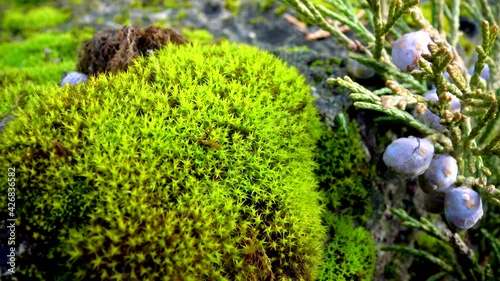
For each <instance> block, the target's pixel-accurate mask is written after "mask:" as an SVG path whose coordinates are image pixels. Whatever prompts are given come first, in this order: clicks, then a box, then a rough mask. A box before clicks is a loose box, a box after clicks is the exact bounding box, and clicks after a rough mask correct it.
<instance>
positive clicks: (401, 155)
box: [383, 137, 483, 230]
mask: <svg viewBox="0 0 500 281" xmlns="http://www.w3.org/2000/svg"><path fill="white" fill-rule="evenodd" d="M383 160H384V163H385V164H386V165H387V166H388V167H389V168H391V169H392V170H393V171H395V172H397V173H398V174H400V175H402V176H404V177H417V176H418V177H419V183H420V187H421V189H422V191H424V192H425V193H426V199H425V205H424V206H425V209H426V211H428V212H429V213H436V214H441V213H444V216H445V218H446V221H447V222H448V225H449V226H450V227H451V228H453V229H459V230H466V229H469V228H471V227H472V226H474V225H475V224H476V223H477V221H478V220H479V219H480V218H481V217H482V216H483V208H482V203H481V198H480V196H479V194H478V193H477V192H476V191H474V190H473V189H472V188H470V187H467V186H460V187H454V186H453V184H454V183H455V181H456V179H457V175H458V166H457V161H456V160H455V158H453V157H452V156H450V155H444V154H434V145H433V144H432V142H430V141H429V140H427V139H420V138H416V137H408V138H399V139H397V140H395V141H393V142H392V143H391V144H390V145H389V146H388V147H387V149H386V150H385V152H384V156H383Z"/></svg>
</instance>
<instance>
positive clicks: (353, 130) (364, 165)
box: [316, 122, 374, 221]
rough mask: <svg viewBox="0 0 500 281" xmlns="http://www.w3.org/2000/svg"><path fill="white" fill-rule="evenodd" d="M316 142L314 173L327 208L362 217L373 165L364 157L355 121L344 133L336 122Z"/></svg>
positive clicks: (366, 210)
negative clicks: (316, 167) (316, 164)
mask: <svg viewBox="0 0 500 281" xmlns="http://www.w3.org/2000/svg"><path fill="white" fill-rule="evenodd" d="M318 146H319V148H320V149H319V151H320V152H319V153H318V155H317V156H316V161H317V163H318V164H319V166H318V169H317V171H316V174H317V175H318V178H319V182H320V188H321V190H322V192H323V194H324V198H325V203H326V204H327V206H328V208H329V210H330V211H331V212H334V213H343V214H349V215H353V216H354V217H355V218H356V219H361V221H366V220H367V219H368V217H369V216H370V214H371V205H370V201H371V194H372V187H371V182H372V181H371V179H372V178H371V177H372V176H371V175H373V172H374V167H371V166H370V165H369V163H368V161H367V159H366V156H365V152H364V150H363V147H362V142H361V137H360V135H359V128H358V127H357V124H356V123H355V122H349V124H348V132H347V133H346V132H345V131H344V129H342V128H341V127H340V126H339V127H338V128H336V129H335V130H327V131H326V132H325V134H324V135H323V136H322V137H321V139H320V142H319V144H318Z"/></svg>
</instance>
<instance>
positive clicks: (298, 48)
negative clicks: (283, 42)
mask: <svg viewBox="0 0 500 281" xmlns="http://www.w3.org/2000/svg"><path fill="white" fill-rule="evenodd" d="M278 50H280V51H286V52H290V53H293V52H304V51H305V52H309V51H311V49H309V47H307V46H293V47H278Z"/></svg>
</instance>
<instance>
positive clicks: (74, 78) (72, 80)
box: [59, 71, 88, 87]
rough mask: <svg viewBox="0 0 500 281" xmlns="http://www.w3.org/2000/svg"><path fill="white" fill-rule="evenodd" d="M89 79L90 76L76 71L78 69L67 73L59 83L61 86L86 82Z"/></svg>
mask: <svg viewBox="0 0 500 281" xmlns="http://www.w3.org/2000/svg"><path fill="white" fill-rule="evenodd" d="M87 80H88V76H87V75H85V74H83V73H80V72H76V71H71V72H70V73H68V74H66V76H64V78H63V79H62V80H61V83H60V84H59V85H60V86H61V87H62V86H64V85H66V84H68V85H76V84H78V83H85V82H87Z"/></svg>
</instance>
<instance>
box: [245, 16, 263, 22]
mask: <svg viewBox="0 0 500 281" xmlns="http://www.w3.org/2000/svg"><path fill="white" fill-rule="evenodd" d="M266 22H267V19H266V18H265V17H263V16H260V17H254V18H251V19H250V20H249V23H250V24H258V23H266Z"/></svg>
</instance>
